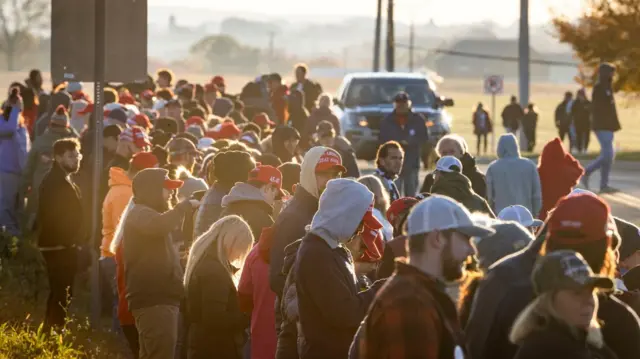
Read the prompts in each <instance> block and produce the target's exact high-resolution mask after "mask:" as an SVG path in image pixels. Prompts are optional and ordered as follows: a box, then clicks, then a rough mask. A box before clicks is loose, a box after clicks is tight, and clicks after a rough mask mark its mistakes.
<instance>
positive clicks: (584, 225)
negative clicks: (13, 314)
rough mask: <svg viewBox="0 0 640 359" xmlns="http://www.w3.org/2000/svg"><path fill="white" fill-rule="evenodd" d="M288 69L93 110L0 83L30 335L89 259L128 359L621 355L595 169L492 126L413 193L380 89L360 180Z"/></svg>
mask: <svg viewBox="0 0 640 359" xmlns="http://www.w3.org/2000/svg"><path fill="white" fill-rule="evenodd" d="M307 73H308V68H307V67H306V66H304V65H300V66H297V67H296V68H295V77H296V79H295V82H294V83H292V84H290V85H287V84H285V83H284V82H283V78H282V76H281V75H279V74H271V75H265V76H261V77H259V78H257V79H256V80H255V81H252V82H250V83H248V84H246V85H245V86H244V87H243V89H242V91H241V93H240V94H238V95H235V94H231V93H230V92H229V91H228V89H227V87H226V85H225V80H224V78H223V77H221V76H215V77H214V78H212V79H211V81H210V82H209V83H206V84H194V83H190V82H188V81H186V80H176V79H175V78H174V74H173V73H172V72H171V71H169V70H161V71H159V72H158V73H157V78H156V79H153V78H149V79H148V80H147V81H146V82H144V83H134V84H123V85H119V86H111V85H110V86H108V87H107V89H106V90H105V96H104V97H105V99H106V104H105V105H104V108H103V109H99V108H96V107H95V106H94V104H93V103H92V102H91V98H90V96H89V95H87V94H86V93H85V92H84V91H83V86H82V84H79V83H61V84H56V86H54V90H53V91H52V92H51V93H47V92H46V91H44V90H43V89H42V77H41V75H40V74H39V72H38V71H35V70H34V71H32V72H31V74H30V76H29V80H27V81H25V82H24V83H15V84H13V85H12V86H11V89H10V93H9V97H8V99H7V100H6V101H5V103H4V105H3V108H2V118H1V119H0V158H1V159H2V160H1V161H0V176H1V177H0V178H1V179H2V181H1V182H0V198H1V199H2V201H1V205H2V207H1V208H0V220H1V221H2V222H1V224H2V226H3V228H4V230H5V231H7V232H8V233H11V234H12V235H15V236H19V237H20V238H22V239H23V240H29V238H35V240H36V242H37V245H38V247H39V248H40V251H41V253H42V256H43V258H44V260H45V263H46V267H47V273H48V279H49V287H50V294H49V298H48V301H47V308H46V318H45V321H44V326H45V328H46V329H47V330H52V331H54V332H55V331H58V330H61V329H62V328H63V327H64V325H65V320H66V319H65V317H66V306H67V304H68V300H69V299H70V298H72V297H73V283H74V278H75V276H76V275H77V274H78V273H79V272H81V271H83V270H85V269H86V268H87V267H88V266H89V265H90V263H91V261H90V258H91V255H90V253H91V251H92V250H99V253H100V260H99V269H100V275H101V278H102V281H103V284H104V286H103V296H102V297H103V303H105V308H106V310H105V315H108V316H111V317H112V318H113V329H114V331H115V332H116V333H118V334H119V335H121V336H122V338H124V339H126V342H127V343H128V345H129V348H130V353H126V355H131V356H132V357H134V358H143V359H148V358H153V359H156V358H159V359H162V358H167V359H169V358H171V359H174V358H179V359H183V358H189V359H197V358H221V359H241V358H243V359H249V358H253V359H275V358H278V359H294V358H295V359H315V358H318V359H327V358H335V359H338V358H351V359H356V358H361V359H365V358H407V359H408V358H412V359H413V358H425V359H436V358H456V359H459V358H474V359H477V358H480V359H482V358H486V359H502V358H504V359H512V358H517V359H528V358H580V359H587V358H593V359H595V358H605V359H608V358H618V359H627V358H628V359H636V358H640V341H639V340H637V339H639V338H640V320H639V319H638V315H637V313H638V311H639V310H640V295H639V294H638V293H640V267H639V265H640V230H639V228H638V227H636V226H634V225H633V224H631V223H628V222H626V221H624V220H623V219H620V218H617V217H614V216H613V215H612V213H611V210H610V208H609V206H608V204H607V203H606V201H605V200H604V199H603V198H601V197H599V196H598V195H597V194H595V193H593V192H589V191H587V190H585V189H578V188H576V187H577V185H578V183H579V182H580V180H581V179H582V180H584V179H585V176H588V175H589V174H590V173H591V172H590V171H593V169H592V167H589V168H588V169H587V170H586V171H585V169H584V168H583V167H582V166H581V165H580V163H579V162H578V161H577V160H576V159H575V158H574V157H573V156H572V154H571V152H570V151H567V150H566V149H565V148H564V147H563V143H562V140H561V139H554V140H553V141H550V142H549V143H547V144H546V145H545V146H544V149H543V151H542V155H541V156H540V159H539V162H538V165H537V166H536V164H535V163H534V162H532V161H531V160H529V159H526V158H523V157H522V156H521V155H520V151H519V144H518V140H517V139H516V137H515V136H514V135H513V134H512V133H507V134H505V135H503V136H501V137H500V140H499V144H498V159H497V160H496V161H494V162H493V163H491V165H490V166H489V168H488V169H487V171H486V174H485V173H483V172H482V171H480V170H479V168H478V166H477V165H476V160H475V158H474V156H473V155H472V154H471V153H470V150H469V147H468V145H467V143H466V142H465V140H464V139H463V138H462V137H461V136H459V135H456V134H452V135H447V136H445V137H443V138H442V139H440V140H439V142H438V143H437V146H436V148H435V151H436V153H437V155H438V161H437V163H436V167H435V169H434V170H433V171H432V172H430V173H428V174H427V175H426V177H425V178H424V179H423V181H422V186H421V188H419V187H420V183H419V182H420V181H419V169H420V153H421V146H422V145H423V144H424V143H425V142H426V140H427V138H428V136H429V135H428V131H427V129H426V124H425V121H424V118H423V117H422V116H421V115H419V114H415V113H413V112H412V110H411V99H410V98H409V96H408V95H407V94H406V93H399V94H397V96H396V97H395V98H394V111H393V113H391V114H390V115H389V116H388V117H387V118H386V119H384V120H383V122H382V123H381V131H380V146H379V147H378V151H377V156H376V160H375V169H374V170H373V171H372V173H370V174H365V175H362V174H364V172H365V171H364V169H361V168H359V167H358V163H357V161H356V158H355V155H354V152H353V149H352V148H351V145H350V143H349V141H348V140H347V139H346V138H344V137H342V136H341V135H340V122H339V120H338V118H337V117H336V116H335V115H334V114H333V113H332V111H331V108H330V105H331V98H330V97H329V96H328V95H326V94H323V93H322V88H321V86H320V85H319V84H318V83H316V82H314V81H312V80H310V79H308V78H307ZM594 91H604V94H600V95H598V96H604V95H606V94H608V92H607V91H608V90H606V89H605V90H598V89H596V90H594ZM594 96H595V95H594ZM595 102H596V101H595V100H594V103H595ZM574 108H575V106H574ZM614 109H615V104H614ZM96 111H103V113H104V128H103V132H102V143H103V148H102V156H103V158H104V161H103V163H104V166H103V169H102V173H101V178H99V180H98V181H93V178H92V175H91V174H92V170H93V168H92V167H93V163H94V158H95V155H96V153H94V143H95V140H96V138H95V131H94V128H93V116H94V114H95V112H96ZM483 111H484V110H483V109H482V107H480V106H479V107H478V110H477V113H476V114H477V115H474V121H475V122H474V123H476V127H477V128H479V129H482V130H486V129H487V128H490V126H491V122H490V119H489V118H488V114H487V113H486V111H484V112H483ZM509 111H512V112H513V113H514V115H513V116H516V115H517V114H515V110H509ZM518 116H519V115H518ZM519 125H520V122H519V121H511V122H508V123H507V122H506V123H505V126H507V127H508V128H509V129H510V132H513V131H515V127H517V126H519ZM481 132H482V131H478V132H477V134H478V135H479V137H478V140H479V142H478V147H477V149H478V151H479V150H480V148H481V146H480V139H481V138H482V136H481ZM603 136H604V135H603ZM484 140H485V147H486V136H485V138H484ZM601 142H602V141H601ZM605 155H606V154H605ZM593 168H595V167H593ZM361 170H363V171H362V172H363V173H361ZM94 183H98V184H99V188H95V187H94V185H93V184H94ZM606 188H607V187H604V188H603V190H605V191H606ZM418 190H419V191H418ZM95 195H97V196H99V197H98V198H95V197H94V196H95ZM93 201H98V203H102V211H101V214H100V216H99V218H98V220H99V226H97V227H98V228H99V231H100V233H92V227H94V228H95V227H96V226H92V223H91V221H92V218H91V217H90V216H88V215H87V214H88V213H91V203H92V202H93ZM89 238H99V240H98V241H95V243H94V242H92V241H91V240H90V239H89Z"/></svg>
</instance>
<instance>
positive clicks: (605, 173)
mask: <svg viewBox="0 0 640 359" xmlns="http://www.w3.org/2000/svg"><path fill="white" fill-rule="evenodd" d="M614 73H615V67H614V66H613V65H611V64H608V63H603V64H601V65H600V68H599V70H598V82H597V83H596V85H595V86H594V87H593V94H592V95H591V99H592V101H593V116H592V118H593V123H592V127H593V131H594V132H595V133H596V138H597V139H598V142H599V143H600V156H598V158H596V160H595V161H593V162H591V163H590V164H589V165H588V166H587V168H586V171H585V174H584V176H583V177H582V184H583V185H584V187H586V188H587V189H588V188H589V177H590V176H591V174H592V173H593V172H595V171H597V170H600V192H601V193H612V192H616V191H617V189H615V188H613V187H610V186H609V176H610V174H611V166H612V165H613V159H614V158H615V150H614V148H613V136H614V133H615V132H617V131H620V130H621V129H622V127H620V121H619V120H618V112H617V110H616V99H615V97H614V93H613V75H614Z"/></svg>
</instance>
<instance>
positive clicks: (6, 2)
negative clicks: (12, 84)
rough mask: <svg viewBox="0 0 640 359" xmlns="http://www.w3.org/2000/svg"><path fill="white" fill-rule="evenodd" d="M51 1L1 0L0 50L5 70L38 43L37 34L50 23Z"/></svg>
mask: <svg viewBox="0 0 640 359" xmlns="http://www.w3.org/2000/svg"><path fill="white" fill-rule="evenodd" d="M50 11H51V1H50V0H0V52H1V53H3V54H4V55H5V57H6V62H7V69H8V70H9V71H12V70H15V69H16V66H15V65H16V62H17V61H18V60H19V59H20V57H21V56H22V55H24V54H25V53H26V52H28V51H29V50H30V49H32V48H33V47H34V45H35V44H36V43H37V33H38V32H43V31H44V30H46V29H47V28H48V26H49V24H50V22H51V21H50V20H51V19H50V15H49V14H50Z"/></svg>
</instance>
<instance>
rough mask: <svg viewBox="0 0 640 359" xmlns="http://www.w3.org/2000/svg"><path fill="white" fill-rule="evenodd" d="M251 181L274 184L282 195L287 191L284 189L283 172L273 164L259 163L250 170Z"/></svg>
mask: <svg viewBox="0 0 640 359" xmlns="http://www.w3.org/2000/svg"><path fill="white" fill-rule="evenodd" d="M249 182H259V183H263V184H272V185H274V186H276V188H278V190H279V191H280V196H284V195H285V193H284V191H283V190H282V172H280V170H279V169H277V168H275V167H273V166H263V165H259V166H257V167H256V168H254V169H253V170H251V172H249Z"/></svg>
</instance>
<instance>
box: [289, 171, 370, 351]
mask: <svg viewBox="0 0 640 359" xmlns="http://www.w3.org/2000/svg"><path fill="white" fill-rule="evenodd" d="M373 197H374V196H373V193H371V192H370V191H369V190H368V189H367V188H366V187H365V186H364V185H362V184H360V183H358V182H356V181H353V180H350V179H335V180H332V181H329V182H328V183H327V189H326V190H325V191H324V192H323V193H322V195H321V196H320V203H319V206H318V212H317V213H316V214H315V215H314V216H313V220H312V222H311V228H310V230H309V233H307V235H306V236H304V238H303V239H302V242H301V244H300V248H299V249H298V255H297V257H296V261H295V264H294V268H293V269H292V270H293V271H294V272H295V285H296V292H297V297H298V310H299V318H300V319H299V320H300V329H301V331H300V332H299V335H302V337H303V338H302V345H301V350H300V353H299V354H300V359H314V358H317V359H320V358H323V359H324V358H335V359H340V358H343V359H344V358H347V356H348V353H349V346H350V344H351V342H352V340H353V336H354V334H355V332H356V330H357V329H358V325H359V324H360V322H361V321H362V319H363V318H364V316H365V314H366V312H367V309H368V308H369V305H370V304H371V302H372V300H373V297H374V295H375V290H376V289H377V288H376V286H373V287H372V288H370V289H368V290H366V291H363V292H359V289H358V286H357V282H356V276H355V275H354V273H355V268H354V260H353V257H352V255H351V252H349V250H348V249H346V248H345V243H347V242H349V241H351V240H352V239H353V238H354V236H357V235H360V234H362V233H363V231H364V230H365V227H368V228H369V229H371V230H379V229H380V228H382V224H381V223H380V222H378V220H377V219H376V218H375V216H374V215H373V212H372V206H373Z"/></svg>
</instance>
